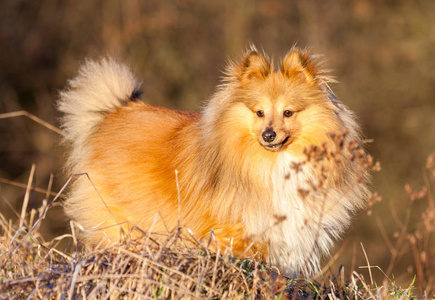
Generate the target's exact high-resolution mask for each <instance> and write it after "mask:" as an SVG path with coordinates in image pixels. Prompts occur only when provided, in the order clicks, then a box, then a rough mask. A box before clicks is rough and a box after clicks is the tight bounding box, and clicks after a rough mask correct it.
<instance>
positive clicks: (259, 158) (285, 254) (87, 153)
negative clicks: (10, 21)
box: [58, 48, 367, 276]
mask: <svg viewBox="0 0 435 300" xmlns="http://www.w3.org/2000/svg"><path fill="white" fill-rule="evenodd" d="M316 60H317V58H316V57H313V56H309V54H308V53H306V52H305V51H301V50H298V49H292V50H291V51H290V52H289V53H288V54H287V55H286V56H285V58H284V59H283V61H282V62H281V63H280V65H279V66H278V67H277V68H276V67H275V66H274V64H273V63H272V62H271V61H270V60H269V59H268V58H267V57H266V56H264V55H261V54H259V53H258V52H257V51H256V50H255V49H254V48H252V49H251V50H249V51H248V52H247V53H246V54H245V55H244V56H243V58H242V59H241V60H240V62H238V63H232V64H230V66H229V67H228V70H227V72H226V74H225V76H224V79H223V82H222V84H221V85H220V86H219V87H218V90H217V92H216V93H215V95H214V96H213V97H211V99H209V100H208V101H207V102H206V103H205V107H204V109H203V110H202V111H201V112H181V111H176V110H170V109H167V108H161V107H153V106H150V105H147V104H144V103H143V102H141V101H140V100H139V99H137V98H138V97H139V94H140V93H139V84H138V80H137V79H136V78H135V77H134V75H133V74H132V73H131V72H130V71H129V70H128V68H127V67H125V66H124V65H123V64H121V63H119V62H117V61H115V60H113V59H104V60H101V61H86V62H85V63H84V65H83V66H82V67H81V69H80V71H79V74H78V76H77V77H76V78H75V79H73V80H71V81H70V82H69V87H68V88H67V89H66V90H65V91H63V92H62V93H61V97H60V100H59V102H58V107H59V109H60V110H61V111H62V112H63V113H64V116H63V119H62V128H63V130H64V132H65V138H64V139H65V142H66V143H67V144H69V145H70V148H71V149H70V152H69V160H68V162H69V163H68V170H69V173H70V174H78V173H87V174H88V175H89V178H88V177H87V176H85V175H82V176H78V177H77V178H76V180H75V182H74V185H73V187H72V188H71V191H70V194H69V197H68V199H67V200H66V202H65V210H66V213H67V215H68V216H69V217H71V218H72V219H73V220H74V221H75V222H76V223H78V224H80V225H81V226H82V227H83V228H84V229H85V232H84V235H83V238H84V240H85V241H86V242H87V243H88V244H91V245H92V244H98V243H100V242H104V243H114V242H117V241H118V240H119V238H120V227H122V229H123V232H127V233H128V232H130V233H131V234H132V235H133V236H138V235H137V234H138V232H140V231H137V230H133V231H131V228H133V226H136V227H138V228H140V229H142V230H143V231H145V232H146V231H147V230H150V229H152V231H154V232H167V230H168V229H169V230H170V229H172V228H174V227H176V226H177V225H178V223H179V221H180V222H181V225H182V226H184V227H186V228H188V229H190V230H191V232H193V234H194V235H195V237H196V238H197V239H198V240H200V239H203V238H204V239H207V240H208V239H209V237H210V231H211V230H213V233H214V235H215V237H216V239H217V242H218V246H219V247H221V248H225V247H227V246H230V247H232V251H233V253H234V254H236V255H245V256H246V255H251V254H253V253H255V252H257V251H261V252H263V253H264V254H265V256H266V258H267V260H268V261H269V262H270V263H271V264H273V265H275V266H277V267H278V268H279V269H280V270H281V271H282V272H283V273H285V274H288V275H292V276H296V275H298V274H299V273H300V272H303V273H304V275H305V276H310V275H312V274H314V273H316V272H318V271H319V270H320V259H321V256H322V255H324V254H328V251H329V249H330V248H331V246H333V242H334V241H335V240H336V239H337V238H338V237H339V236H340V235H341V233H342V232H343V230H344V229H345V228H346V227H347V226H348V225H349V223H350V221H351V217H352V212H354V211H355V210H356V209H357V208H360V207H362V206H364V198H365V196H366V193H367V191H366V188H365V185H364V184H362V183H360V181H361V180H364V177H365V174H364V171H360V170H359V169H360V168H359V166H358V162H357V160H352V159H351V156H352V154H351V153H349V151H348V150H346V149H344V150H343V149H342V150H340V149H338V148H339V146H337V145H338V144H339V143H337V142H336V141H334V139H333V137H331V133H332V134H335V135H340V134H342V133H343V132H346V134H344V135H342V136H343V137H344V139H345V140H344V141H342V143H343V142H344V143H345V142H349V141H351V140H356V141H357V142H358V141H359V139H360V137H359V132H358V131H359V129H358V126H357V124H356V122H355V120H354V117H353V116H352V113H351V112H350V111H349V110H348V109H347V108H346V107H345V106H344V105H343V104H341V102H339V101H338V100H337V99H336V98H335V96H334V95H333V93H332V91H331V90H330V88H329V86H328V82H330V81H331V79H330V78H329V77H328V76H327V75H326V74H325V72H324V71H323V70H322V69H321V68H319V66H318V64H317V63H316ZM260 110H261V111H262V112H263V115H262V116H261V117H259V116H258V114H257V112H258V111H260ZM285 110H288V111H290V112H291V116H284V115H283V112H284V111H285ZM260 115H261V114H260ZM265 130H273V131H274V132H275V133H276V138H275V139H274V141H273V142H272V144H273V143H282V142H283V141H284V142H285V143H284V144H283V145H280V146H276V147H275V146H273V147H275V148H273V149H267V143H266V142H265V141H264V139H263V137H262V134H263V132H264V131H265ZM313 145H315V146H317V147H318V149H319V148H322V149H327V152H328V153H332V154H331V155H333V156H334V159H330V158H323V159H321V160H312V159H311V160H309V159H307V149H310V148H311V149H313ZM308 152H309V151H308ZM319 165H320V167H319ZM325 174H326V176H325ZM177 185H178V187H177ZM248 246H250V248H249V249H248V250H247V251H245V250H246V248H247V247H248Z"/></svg>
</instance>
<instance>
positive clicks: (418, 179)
mask: <svg viewBox="0 0 435 300" xmlns="http://www.w3.org/2000/svg"><path fill="white" fill-rule="evenodd" d="M0 43H1V48H0V114H2V113H8V112H14V111H19V110H26V111H28V112H30V113H31V114H34V115H35V116H37V117H39V118H41V119H43V120H45V121H47V122H49V123H51V124H53V125H55V126H58V121H57V118H58V117H59V114H58V112H57V111H56V109H55V100H56V98H57V95H58V91H59V90H61V89H62V88H63V87H64V86H65V84H66V82H67V80H68V79H70V78H72V77H73V76H75V74H76V72H77V69H78V67H79V64H80V63H81V62H82V61H83V60H84V59H85V58H86V57H93V58H96V57H100V56H104V55H107V54H109V55H114V56H117V57H120V58H121V59H122V60H124V61H126V62H127V63H129V64H130V65H131V66H132V68H133V70H134V71H135V73H136V74H137V75H138V77H139V78H141V79H142V80H143V89H144V92H145V93H144V95H143V100H144V101H146V102H149V103H151V104H154V105H160V106H168V107H171V108H177V109H184V110H198V109H199V108H200V107H201V103H202V102H203V101H204V100H206V99H207V98H208V97H210V96H211V94H212V93H213V92H214V90H215V86H216V85H217V84H218V83H219V80H220V76H221V75H222V71H223V70H224V68H225V66H226V64H227V62H228V59H230V58H231V59H237V58H239V57H240V56H241V54H242V53H243V51H244V50H246V49H247V47H248V46H249V45H250V43H253V44H255V45H256V46H257V48H260V49H264V51H265V52H266V53H267V54H269V55H270V56H272V57H274V58H275V61H279V59H281V58H282V57H283V56H284V55H285V54H286V52H287V51H288V50H289V49H290V48H291V47H292V46H293V45H295V44H297V45H298V46H299V47H302V48H305V47H309V49H311V51H312V52H313V53H320V54H323V55H324V60H325V66H326V67H327V68H328V69H331V70H332V74H333V75H334V76H335V78H336V79H337V80H338V81H339V83H338V84H334V85H333V89H334V90H335V92H336V94H337V96H338V97H339V98H340V99H341V100H342V101H343V102H344V103H345V104H347V105H348V106H349V107H350V108H351V109H352V110H353V111H355V113H356V115H357V116H358V118H359V120H360V122H361V124H362V128H363V131H364V134H365V136H366V138H367V139H371V140H373V142H371V143H370V144H369V145H368V147H367V148H368V151H369V152H370V153H371V154H372V155H373V156H374V158H375V160H379V161H380V162H381V165H382V171H381V172H379V173H376V174H375V175H374V179H373V184H372V185H373V191H377V192H378V193H379V195H381V196H382V199H383V200H382V201H381V202H380V203H377V204H375V205H374V206H373V207H371V208H370V212H369V213H366V212H362V213H361V214H360V215H359V216H356V217H355V222H354V223H353V227H352V228H351V230H350V231H349V232H348V233H347V238H346V239H345V241H344V243H341V244H340V245H339V246H338V247H337V249H336V251H338V253H339V255H337V257H336V260H335V262H334V263H333V264H332V266H331V269H332V271H333V272H337V270H338V268H339V266H340V265H344V270H345V273H350V272H351V271H352V270H353V269H355V270H357V271H358V272H362V273H363V274H365V276H366V277H368V276H369V275H368V272H367V269H360V268H359V267H360V266H366V265H367V262H366V259H365V257H364V255H363V251H362V247H361V243H362V245H363V246H364V248H365V250H366V252H367V257H368V260H369V262H370V265H372V266H379V267H380V268H381V269H382V270H383V271H384V272H386V273H388V275H391V274H393V275H394V278H395V280H396V282H397V283H398V284H404V285H405V286H406V285H409V283H410V281H411V280H412V278H413V276H414V275H415V274H417V275H418V280H419V289H420V290H422V289H423V288H427V287H429V286H433V284H434V281H433V280H434V277H433V275H434V274H435V262H434V261H435V247H434V236H433V233H432V236H430V231H429V229H428V227H427V226H426V227H424V224H423V221H424V218H422V214H423V213H424V212H425V211H426V208H427V207H428V206H429V207H430V204H429V203H430V199H432V198H431V197H427V196H425V197H422V199H419V200H416V201H415V202H413V203H411V202H410V201H409V198H410V196H409V192H410V191H409V188H408V192H406V191H405V189H404V186H405V184H409V185H410V187H411V188H412V189H414V190H420V188H421V187H422V186H423V185H424V184H425V183H426V184H430V176H429V175H428V174H427V172H426V170H425V165H426V158H427V157H428V155H429V154H430V153H431V152H433V151H435V58H434V57H435V1H431V0H426V1H424V0H422V1H420V0H415V1H376V0H336V1H312V0H301V1H278V0H256V1H248V0H240V1H229V0H227V1H193V0H148V1H139V0H127V1H120V0H105V1H102V0H100V1H72V0H69V1H53V0H33V1H20V0H15V1H3V2H2V9H1V10H0ZM58 142H59V135H58V134H57V133H55V132H53V131H50V130H49V129H47V128H46V127H44V126H41V125H40V124H38V123H35V122H33V121H32V120H30V119H28V118H25V117H15V118H3V119H0V180H1V181H0V182H1V183H0V197H1V198H0V211H1V212H2V213H3V215H4V216H6V217H8V218H12V219H13V220H17V219H18V216H17V215H19V212H20V210H21V206H22V202H23V195H24V193H25V189H23V188H21V187H19V186H17V184H18V183H22V184H24V185H26V184H27V182H28V180H29V173H30V169H31V166H32V164H35V166H36V171H35V175H34V181H33V185H34V186H35V187H39V188H42V189H47V186H48V185H49V178H50V174H53V175H54V182H53V187H52V189H53V191H59V190H60V188H61V187H62V186H63V185H64V184H65V182H66V180H67V178H66V177H65V176H64V175H63V173H62V163H63V161H64V150H65V149H63V148H62V147H61V146H60V145H59V144H58ZM432 175H433V174H432ZM432 187H433V182H432ZM422 196H424V193H423V195H422ZM44 198H45V195H44V194H43V193H38V192H32V193H31V194H30V202H29V203H30V204H29V209H31V208H32V207H34V208H38V207H40V206H41V201H42V200H43V199H44ZM52 199H53V197H52V196H51V197H50V200H52ZM411 204H412V206H411ZM432 209H433V207H432ZM408 216H409V222H407V221H408ZM433 222H434V223H435V221H433ZM407 223H409V225H408V226H405V225H406V224H407ZM42 230H43V234H44V236H45V238H46V239H47V240H49V239H50V238H52V237H53V236H57V235H59V234H63V233H65V232H69V231H70V229H69V223H68V220H66V219H65V217H64V216H63V214H62V210H61V208H60V205H57V206H55V207H54V208H52V209H51V210H50V211H49V213H48V215H47V218H46V219H45V220H44V221H43V225H42ZM430 259H432V261H431V260H430ZM326 262H327V261H325V263H326ZM372 273H373V276H374V277H375V279H376V280H377V281H378V282H382V280H384V279H385V276H384V275H383V274H382V272H381V271H379V270H378V269H373V270H372Z"/></svg>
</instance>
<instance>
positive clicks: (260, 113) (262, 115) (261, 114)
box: [256, 110, 264, 118]
mask: <svg viewBox="0 0 435 300" xmlns="http://www.w3.org/2000/svg"><path fill="white" fill-rule="evenodd" d="M256 114H257V117H259V118H262V117H264V111H262V110H257V113H256Z"/></svg>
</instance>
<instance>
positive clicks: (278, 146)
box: [262, 136, 290, 151]
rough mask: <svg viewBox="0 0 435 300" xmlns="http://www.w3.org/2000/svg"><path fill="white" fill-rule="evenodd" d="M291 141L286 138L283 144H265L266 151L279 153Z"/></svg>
mask: <svg viewBox="0 0 435 300" xmlns="http://www.w3.org/2000/svg"><path fill="white" fill-rule="evenodd" d="M289 140H290V137H289V136H288V137H286V138H285V139H284V140H283V141H282V142H281V143H277V144H263V145H262V146H263V147H264V149H266V150H268V151H278V150H280V149H281V148H282V147H284V145H285V144H286V143H287V142H288V141H289Z"/></svg>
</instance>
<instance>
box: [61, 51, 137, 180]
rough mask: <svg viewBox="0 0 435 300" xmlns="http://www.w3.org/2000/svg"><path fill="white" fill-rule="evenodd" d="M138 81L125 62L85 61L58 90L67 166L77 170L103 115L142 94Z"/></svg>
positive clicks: (109, 60)
mask: <svg viewBox="0 0 435 300" xmlns="http://www.w3.org/2000/svg"><path fill="white" fill-rule="evenodd" d="M139 85H140V83H139V81H138V80H137V78H136V77H135V75H134V74H133V73H132V72H131V71H130V69H129V68H128V67H127V66H125V65H124V64H122V63H120V62H118V61H116V60H114V59H112V58H107V59H102V60H101V61H92V60H87V61H85V63H84V64H83V65H82V66H81V68H80V70H79V72H78V75H77V77H75V78H74V79H72V80H70V81H68V85H67V88H66V89H65V90H64V91H62V92H60V99H59V100H58V102H57V107H58V109H59V110H60V111H61V112H63V113H64V115H63V116H62V118H61V119H60V123H61V128H62V130H63V132H64V137H63V140H64V142H65V143H67V144H69V147H70V153H69V166H70V167H71V168H72V169H73V171H74V172H75V171H77V168H76V167H78V168H80V167H79V164H80V162H81V161H83V159H84V158H85V157H86V154H87V153H88V152H87V149H86V145H87V141H88V138H89V136H90V135H91V134H92V133H93V132H94V131H95V130H96V129H97V127H98V125H99V124H100V123H101V122H102V121H103V120H104V117H105V115H106V114H108V113H111V112H113V111H115V110H116V108H118V107H120V106H123V105H126V104H127V103H128V101H130V100H133V101H134V100H135V99H138V98H139V97H140V95H141V91H140V88H139Z"/></svg>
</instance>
